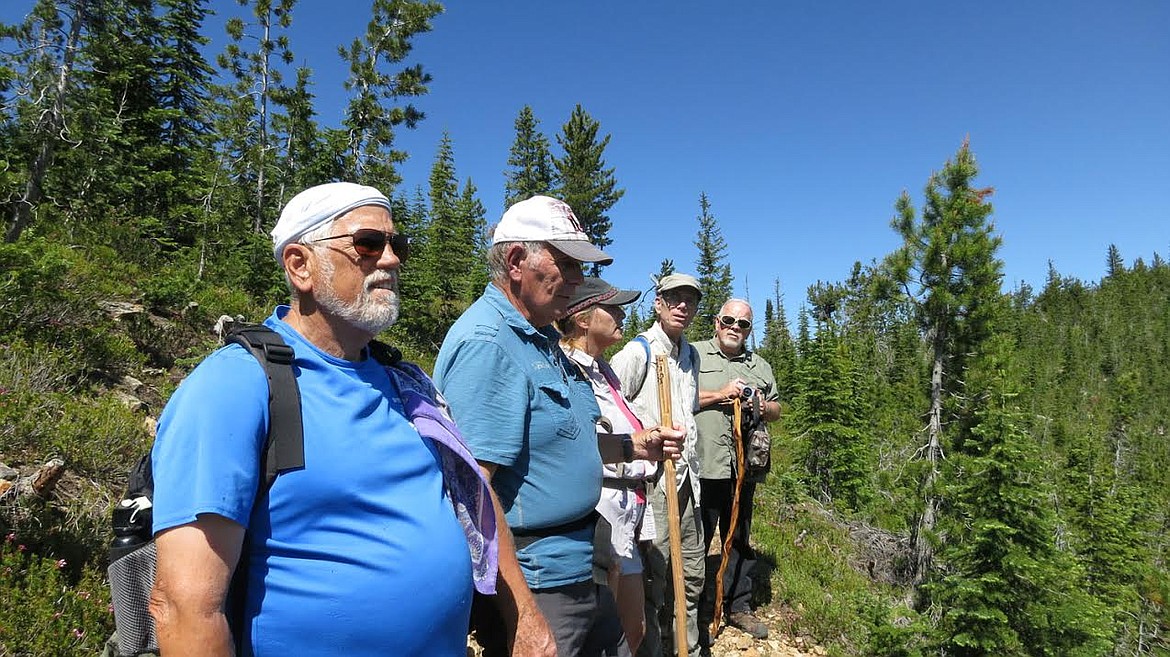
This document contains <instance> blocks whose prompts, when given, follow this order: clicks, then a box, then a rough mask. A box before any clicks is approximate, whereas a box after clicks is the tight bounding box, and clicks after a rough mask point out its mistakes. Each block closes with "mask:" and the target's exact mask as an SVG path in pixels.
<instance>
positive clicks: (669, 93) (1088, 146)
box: [0, 0, 1170, 319]
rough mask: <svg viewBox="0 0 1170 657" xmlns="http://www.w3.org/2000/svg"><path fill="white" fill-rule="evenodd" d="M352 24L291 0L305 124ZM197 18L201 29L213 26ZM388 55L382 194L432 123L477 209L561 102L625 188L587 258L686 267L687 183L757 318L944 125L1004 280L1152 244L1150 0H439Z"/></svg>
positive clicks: (941, 140)
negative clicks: (392, 135)
mask: <svg viewBox="0 0 1170 657" xmlns="http://www.w3.org/2000/svg"><path fill="white" fill-rule="evenodd" d="M20 4H22V5H25V4H26V3H25V2H23V1H22V2H21V3H20ZM27 4H28V5H31V2H27ZM212 5H213V6H214V7H215V8H216V9H217V10H218V11H220V12H222V14H224V15H230V14H234V13H236V12H238V11H239V10H238V9H237V8H236V5H235V2H228V1H224V0H215V1H214V2H213V3H212ZM13 9H15V8H14V7H11V6H10V8H9V9H7V10H5V11H3V12H0V14H10V13H11V12H12V10H13ZM367 19H368V4H367V3H366V2H357V1H352V0H342V1H339V2H331V3H324V2H319V1H318V0H301V2H300V4H299V6H298V7H297V8H296V9H295V10H294V26H293V32H292V34H291V38H292V49H293V51H294V52H295V54H296V55H297V62H298V63H305V64H307V65H309V66H310V67H312V68H313V69H314V70H315V71H316V72H317V74H316V82H315V84H316V86H315V92H316V93H317V94H318V98H319V103H320V108H321V113H322V116H321V117H320V118H321V120H322V122H324V123H327V124H334V125H335V124H336V122H337V119H338V114H337V113H338V112H339V111H340V110H339V108H340V106H341V105H342V104H343V102H344V100H343V94H342V91H341V82H342V80H343V79H344V75H345V71H344V69H343V68H342V66H341V63H340V60H339V59H338V57H337V56H336V53H335V51H336V46H337V45H339V44H341V43H345V42H348V41H349V40H351V39H352V38H353V37H354V36H355V35H357V34H358V33H359V32H360V31H361V30H363V29H364V25H365V22H366V20H367ZM219 20H222V16H221V17H220V18H218V19H215V20H213V21H209V24H208V26H207V29H206V31H207V32H208V33H209V34H211V35H212V36H213V37H214V38H215V39H216V40H217V43H222V41H223V39H222V36H220V33H219V26H218V22H219ZM408 61H410V62H418V63H422V64H423V65H424V66H425V68H426V69H427V70H428V71H429V72H430V73H431V74H432V75H433V76H434V82H433V83H432V85H431V87H430V94H429V95H428V96H425V97H423V98H420V99H418V100H417V102H416V105H417V106H418V107H419V108H420V109H422V110H424V111H425V112H426V114H427V118H426V120H425V121H424V122H423V123H422V124H420V126H419V128H418V129H417V130H415V131H404V132H402V133H400V135H399V141H398V144H399V146H401V147H402V148H404V149H406V150H408V151H409V152H410V153H411V159H410V161H409V162H408V163H407V164H406V165H405V166H404V167H403V169H402V173H403V177H404V179H405V182H404V188H405V189H407V190H410V189H413V188H414V187H415V186H416V185H425V184H426V179H427V174H428V172H429V168H430V164H431V161H432V158H433V156H434V153H435V150H436V148H437V146H438V143H439V140H440V138H441V135H442V133H443V132H444V131H446V132H448V133H449V134H450V135H451V138H452V140H453V142H454V148H455V162H456V166H457V170H458V174H459V176H460V178H467V177H471V178H472V179H473V181H474V183H475V184H476V185H477V186H478V187H479V190H480V198H481V199H482V200H483V202H484V204H485V206H486V207H487V208H488V212H489V221H494V220H495V219H497V218H498V217H499V214H500V213H501V212H502V210H503V208H502V199H503V182H504V177H503V172H504V170H505V168H506V160H507V157H508V149H509V147H510V145H511V142H512V140H513V138H514V136H515V132H514V128H513V122H514V120H515V117H516V114H517V112H518V111H519V110H520V108H521V107H522V106H523V105H525V104H529V105H531V106H532V107H533V109H534V111H535V113H536V115H537V117H538V118H539V119H540V120H541V126H542V128H543V130H544V131H545V133H546V134H547V135H548V136H549V138H550V140H553V143H554V148H555V136H554V135H555V133H557V132H558V131H559V129H560V126H561V125H562V124H563V123H564V121H565V120H566V119H567V118H568V116H569V113H570V111H571V110H572V108H573V106H574V105H575V104H577V103H581V104H582V105H583V106H584V107H585V109H586V110H587V111H588V112H589V113H590V114H591V115H593V116H594V117H595V118H597V119H598V120H599V121H600V122H601V126H602V130H603V132H605V133H608V134H610V135H611V136H612V140H611V142H610V145H609V148H608V150H607V152H606V159H607V163H608V165H609V166H612V167H614V168H615V170H616V177H617V180H618V182H619V184H620V186H621V187H624V188H625V190H626V194H625V197H624V198H623V199H622V200H621V201H619V202H618V204H617V205H616V206H615V207H614V208H613V209H612V210H611V212H610V216H611V218H612V220H613V230H612V231H611V233H610V236H611V238H612V239H613V240H614V245H613V246H612V247H610V252H611V253H612V254H613V255H614V256H615V258H616V262H615V264H614V265H613V266H612V267H609V268H608V269H607V270H606V272H605V274H604V275H605V277H606V278H607V279H609V280H610V281H611V282H612V283H614V284H617V285H620V286H625V287H638V288H642V289H644V288H646V287H647V286H648V284H649V282H648V276H649V275H650V274H651V273H652V272H655V271H657V270H658V264H659V262H660V261H661V260H662V259H663V258H672V259H673V260H674V261H675V264H676V266H677V267H678V268H679V269H680V270H682V271H693V270H694V260H695V255H696V250H695V248H694V246H693V241H694V238H695V234H696V230H697V222H696V215H697V214H698V211H699V207H698V196H699V193H700V192H705V193H706V194H707V196H708V198H709V199H710V201H711V205H712V210H713V212H714V214H715V216H716V217H717V218H718V220H719V223H720V226H721V227H722V230H723V234H724V237H725V238H726V240H727V244H728V247H729V248H728V254H729V256H730V262H731V265H732V271H733V274H734V276H735V281H736V291H737V293H738V294H740V295H744V294H750V297H751V299H752V300H753V301H754V302H756V304H755V305H756V311H757V313H758V314H759V313H762V308H763V299H764V298H765V297H768V296H770V295H771V290H772V285H773V281H774V280H776V279H779V281H780V283H781V287H782V290H783V293H784V295H785V302H786V303H785V306H786V308H787V309H788V312H789V316H790V319H793V318H794V317H795V313H796V311H797V310H798V309H799V307H800V305H801V304H802V303H803V301H804V299H805V291H806V289H807V287H808V285H810V284H811V283H813V282H815V281H817V280H818V279H819V280H825V281H840V280H843V279H844V278H845V277H846V276H847V275H848V273H849V270H850V268H851V266H852V264H853V262H854V261H857V260H860V261H861V262H863V263H868V262H869V261H871V260H873V259H875V258H876V259H880V258H881V257H882V256H884V255H885V254H886V253H888V252H890V251H891V250H893V249H894V248H895V247H896V246H897V243H898V240H897V237H896V235H895V234H894V232H893V231H892V230H891V229H890V228H889V221H890V219H891V217H892V216H893V204H894V201H895V200H896V199H897V197H898V195H899V193H900V192H901V191H902V190H904V189H905V190H909V191H910V193H911V195H912V198H913V199H914V201H915V205H916V206H920V205H921V200H922V193H921V192H922V188H923V186H924V184H925V182H926V180H927V177H928V176H929V175H930V173H931V172H932V171H934V170H936V169H938V168H940V167H941V166H942V165H943V163H944V162H945V161H946V160H947V159H948V158H949V157H951V156H952V155H953V154H954V153H955V151H956V150H957V149H958V147H959V145H960V144H961V143H962V141H963V139H964V137H966V136H970V140H971V147H972V150H973V152H974V153H975V155H976V158H977V159H978V162H979V164H980V166H981V169H982V174H981V176H980V179H979V181H978V182H979V183H980V184H982V185H988V186H993V187H995V189H996V193H995V195H994V196H993V197H992V202H993V203H994V206H995V214H994V221H995V224H996V227H997V229H998V231H999V233H1000V234H1001V235H1002V237H1003V240H1004V245H1003V248H1002V250H1001V253H1000V255H1001V257H1002V259H1003V260H1004V262H1005V274H1006V275H1005V288H1007V289H1011V288H1014V287H1015V286H1016V285H1017V284H1018V283H1019V282H1020V281H1027V282H1028V283H1030V284H1032V285H1033V286H1034V287H1037V288H1038V287H1040V286H1042V285H1043V283H1044V280H1045V274H1046V271H1047V267H1048V262H1049V261H1051V262H1052V263H1053V264H1054V265H1055V266H1056V268H1057V270H1058V271H1060V272H1061V273H1062V274H1064V275H1068V276H1075V277H1078V278H1081V279H1083V280H1086V281H1096V280H1098V279H1099V278H1100V277H1101V275H1102V273H1103V270H1104V263H1105V252H1106V248H1107V246H1108V245H1109V244H1110V243H1113V244H1116V245H1117V246H1118V248H1119V249H1120V251H1121V254H1122V256H1123V257H1124V258H1125V259H1126V260H1127V262H1129V261H1132V260H1133V259H1134V258H1136V257H1139V256H1140V257H1143V258H1144V259H1146V260H1147V261H1149V259H1150V258H1151V257H1152V254H1153V253H1154V251H1157V252H1159V253H1160V254H1162V256H1163V257H1168V256H1170V2H1165V1H1164V0H1121V1H1118V2H1099V1H1093V2H1090V1H1087V0H1065V1H1062V2H1018V1H1015V2H1006V1H1000V0H994V1H987V2H980V3H972V2H965V3H956V2H909V1H903V0H895V1H891V2H861V1H856V2H812V1H803V2H801V1H788V2H742V1H741V2H727V3H711V2H706V3H698V2H689V1H687V2H682V1H679V2H664V1H661V0H653V1H651V0H648V1H644V2H618V1H602V2H589V3H584V2H547V1H537V0H523V1H521V0H508V1H507V2H479V1H472V0H453V1H451V2H449V3H447V9H446V13H445V14H443V15H441V16H439V17H437V18H436V19H435V21H434V31H433V32H431V33H430V34H426V35H423V36H421V37H419V38H418V39H417V40H416V42H415V50H414V52H413V53H412V56H411V57H410V58H409V60H408Z"/></svg>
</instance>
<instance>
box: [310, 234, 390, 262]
mask: <svg viewBox="0 0 1170 657" xmlns="http://www.w3.org/2000/svg"><path fill="white" fill-rule="evenodd" d="M343 237H352V238H353V250H354V251H356V252H357V254H358V255H359V256H362V257H363V258H381V257H382V254H383V253H385V251H386V243H387V242H389V243H390V250H391V251H393V252H394V255H395V257H397V258H398V260H399V261H401V262H406V259H407V258H408V257H410V238H409V237H407V236H406V235H403V234H402V233H387V232H386V231H384V230H376V229H374V228H362V229H361V230H355V231H354V232H352V233H346V234H345V235H334V236H333V237H322V238H321V239H319V240H313V243H317V242H328V241H329V240H339V239H341V238H343Z"/></svg>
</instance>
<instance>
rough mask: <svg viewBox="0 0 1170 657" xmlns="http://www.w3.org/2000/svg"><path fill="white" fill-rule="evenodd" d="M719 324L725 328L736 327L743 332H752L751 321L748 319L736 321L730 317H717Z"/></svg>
mask: <svg viewBox="0 0 1170 657" xmlns="http://www.w3.org/2000/svg"><path fill="white" fill-rule="evenodd" d="M719 323H720V324H722V325H724V326H726V327H727V328H731V327H732V326H737V325H738V326H739V328H740V329H741V330H743V331H750V330H752V320H750V319H736V318H734V317H732V316H731V315H722V316H720V317H719Z"/></svg>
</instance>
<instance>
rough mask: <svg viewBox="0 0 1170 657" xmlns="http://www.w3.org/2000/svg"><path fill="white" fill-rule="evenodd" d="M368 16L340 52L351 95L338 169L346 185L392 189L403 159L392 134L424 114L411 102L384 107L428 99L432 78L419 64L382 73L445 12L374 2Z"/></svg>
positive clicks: (403, 2) (397, 1) (409, 0)
mask: <svg viewBox="0 0 1170 657" xmlns="http://www.w3.org/2000/svg"><path fill="white" fill-rule="evenodd" d="M371 11H372V14H373V15H372V17H371V18H370V22H369V24H368V25H367V27H366V32H365V34H364V35H362V37H360V38H357V39H354V40H353V42H352V43H350V45H349V47H348V48H340V49H339V50H338V52H340V54H341V57H342V59H344V60H345V61H346V62H347V63H348V64H349V77H348V78H347V79H346V81H345V89H346V91H348V92H350V94H351V95H350V99H349V105H348V107H347V108H346V112H345V120H344V122H343V123H344V125H345V130H346V135H345V136H346V143H345V147H344V153H343V154H342V157H343V165H342V168H343V171H344V175H345V178H346V179H348V180H352V181H354V182H358V183H362V184H367V185H372V186H374V187H377V188H379V189H383V190H391V189H393V188H394V187H395V186H396V185H397V184H398V183H399V182H400V180H401V178H400V177H399V175H398V172H397V170H396V168H395V165H396V164H399V163H401V162H403V161H405V160H406V157H407V154H406V153H405V152H403V151H400V150H397V149H395V148H394V129H395V128H396V127H398V126H405V127H407V128H413V127H415V125H417V124H418V122H419V121H421V120H422V119H423V118H424V115H423V113H422V112H421V111H420V110H418V109H417V108H415V107H414V105H411V104H409V103H408V104H406V105H403V106H394V105H388V104H386V103H394V102H398V101H400V100H401V99H405V98H413V97H416V96H422V95H424V94H426V93H427V85H428V84H430V82H431V76H430V74H429V73H426V72H425V71H423V67H422V65H421V64H415V65H413V66H407V67H406V68H403V69H400V70H398V71H393V72H391V71H387V70H386V69H387V68H388V67H391V66H394V65H397V64H399V63H401V62H402V61H403V60H405V59H406V57H407V55H409V54H410V50H411V47H412V45H411V39H412V38H414V36H416V35H418V34H423V33H426V32H429V31H431V19H432V18H434V16H436V15H437V14H439V13H441V12H442V11H443V7H442V5H440V4H439V3H437V2H419V1H416V0H374V3H373V8H372V10H371Z"/></svg>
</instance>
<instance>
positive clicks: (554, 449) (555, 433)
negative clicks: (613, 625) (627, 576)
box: [434, 284, 601, 589]
mask: <svg viewBox="0 0 1170 657" xmlns="http://www.w3.org/2000/svg"><path fill="white" fill-rule="evenodd" d="M559 337H560V336H559V334H558V333H557V332H556V330H555V329H553V328H552V327H551V326H545V327H542V328H540V329H537V328H535V327H533V326H532V325H531V324H530V323H529V322H528V320H526V319H524V317H523V316H522V315H521V314H520V313H519V311H517V310H516V308H515V307H513V306H512V304H511V302H509V301H508V299H507V298H506V297H505V296H504V294H503V292H501V291H500V290H499V289H498V288H497V287H496V286H495V285H490V284H489V285H488V286H487V289H486V290H485V291H484V293H483V296H482V297H480V298H479V299H478V300H477V301H476V302H475V303H473V304H472V305H471V307H469V308H468V309H467V311H466V312H465V313H463V315H462V316H461V317H460V318H459V320H458V321H456V322H455V324H454V325H453V326H452V327H451V330H450V331H448V332H447V337H446V339H445V340H443V346H442V348H441V349H440V350H439V357H438V360H437V361H436V362H435V377H434V379H435V384H436V386H437V387H438V388H439V390H440V391H441V392H442V393H443V396H444V397H446V398H447V402H448V403H449V404H450V405H451V412H452V414H453V415H454V416H455V421H456V423H458V425H459V428H460V429H461V430H462V431H463V435H464V437H465V438H466V440H467V444H468V445H469V446H470V447H471V452H472V454H474V455H475V458H476V459H478V460H480V461H485V462H489V463H495V464H497V465H498V466H499V468H497V470H496V474H495V476H494V477H493V479H492V487H493V488H495V491H496V495H497V496H498V497H499V499H500V504H501V505H502V506H503V508H504V512H505V516H506V518H507V520H508V526H510V527H511V528H512V529H513V530H523V529H538V528H542V527H552V526H555V525H561V524H564V523H567V522H572V521H573V520H576V519H578V518H581V517H583V516H585V515H587V514H589V513H590V512H591V511H592V510H593V507H595V506H596V505H597V500H598V499H599V498H600V496H601V476H600V475H599V473H600V472H601V455H600V453H599V452H598V449H597V433H596V431H595V429H594V426H595V423H596V421H597V418H598V417H599V416H600V414H601V412H600V410H598V407H597V400H596V399H594V397H593V389H592V387H590V385H589V382H588V381H586V380H585V379H584V376H583V375H582V374H581V372H580V370H579V369H578V368H577V367H576V366H575V365H574V364H573V362H572V361H570V360H569V359H568V357H567V356H565V354H564V352H562V351H561V348H560V345H559V344H558V340H559ZM517 558H518V559H519V561H520V567H521V569H522V570H523V572H524V578H525V579H526V580H527V581H528V586H529V587H531V588H533V589H544V588H552V587H555V586H563V585H566V584H573V583H576V582H582V581H586V580H589V579H592V576H593V566H592V560H593V532H592V529H591V528H585V529H583V530H578V531H575V532H572V533H570V534H566V535H560V536H550V537H546V538H542V539H540V540H538V541H536V542H534V543H533V544H531V545H530V546H528V547H527V548H524V549H522V550H519V551H518V552H517Z"/></svg>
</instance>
